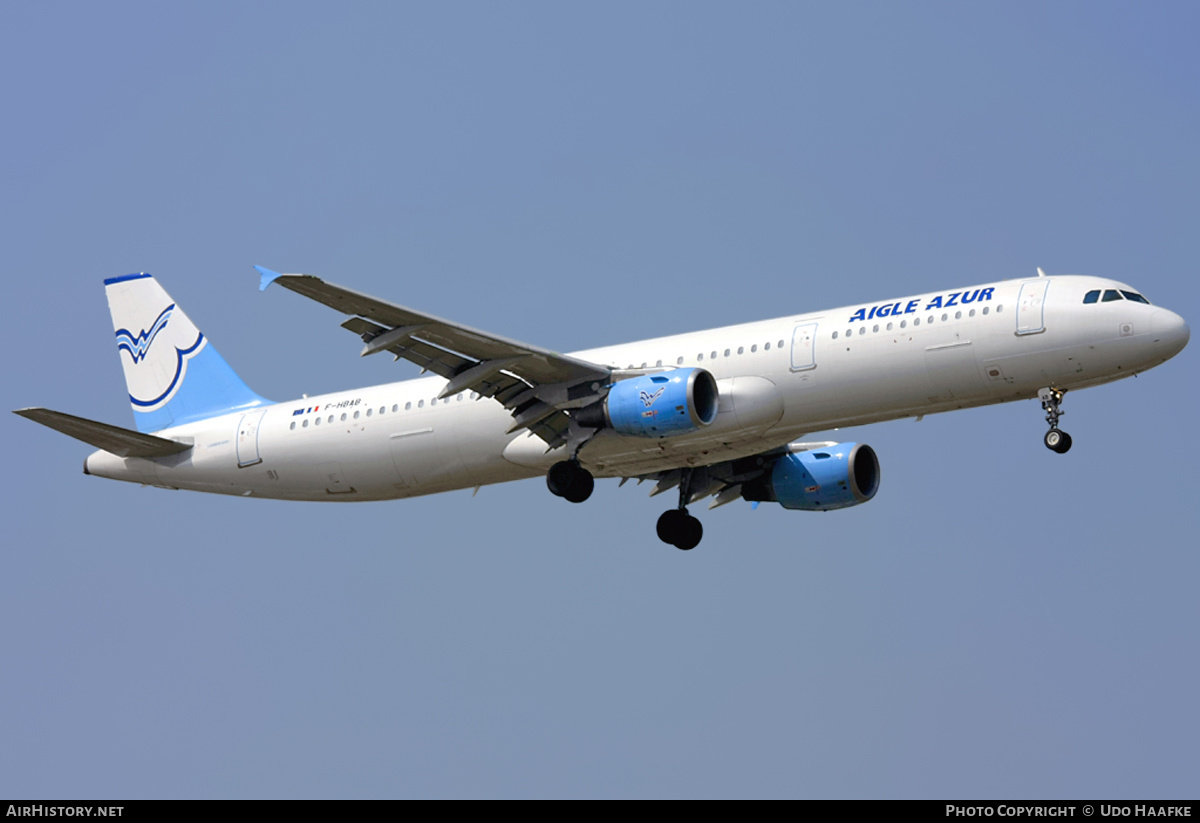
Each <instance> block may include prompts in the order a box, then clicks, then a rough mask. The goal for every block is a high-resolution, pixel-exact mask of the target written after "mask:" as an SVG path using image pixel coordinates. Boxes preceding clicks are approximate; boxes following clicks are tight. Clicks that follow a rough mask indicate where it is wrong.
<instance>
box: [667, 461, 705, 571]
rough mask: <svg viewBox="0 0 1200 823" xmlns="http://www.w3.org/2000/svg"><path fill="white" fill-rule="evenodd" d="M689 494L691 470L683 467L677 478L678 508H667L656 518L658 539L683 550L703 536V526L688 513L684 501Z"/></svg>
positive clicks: (698, 543) (690, 489) (690, 546)
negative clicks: (679, 476)
mask: <svg viewBox="0 0 1200 823" xmlns="http://www.w3.org/2000/svg"><path fill="white" fill-rule="evenodd" d="M691 495H692V470H691V469H684V470H683V476H682V477H681V478H680V480H679V508H676V509H669V510H667V511H665V512H663V513H662V516H661V517H659V518H658V539H659V540H661V541H662V542H664V543H669V544H670V545H672V546H674V547H675V548H677V549H682V550H683V551H685V552H686V551H691V550H692V549H694V548H696V547H697V546H698V545H700V539H701V538H702V537H704V526H702V525H700V521H699V520H697V519H696V518H695V517H693V516H692V515H690V514H688V510H687V506H686V503H687V502H688V498H689V497H691Z"/></svg>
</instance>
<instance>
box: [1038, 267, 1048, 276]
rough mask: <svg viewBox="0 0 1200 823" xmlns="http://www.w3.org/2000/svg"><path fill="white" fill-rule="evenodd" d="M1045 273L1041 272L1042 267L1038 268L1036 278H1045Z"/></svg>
mask: <svg viewBox="0 0 1200 823" xmlns="http://www.w3.org/2000/svg"><path fill="white" fill-rule="evenodd" d="M1045 276H1046V273H1045V272H1044V271H1042V267H1041V266H1038V277H1045Z"/></svg>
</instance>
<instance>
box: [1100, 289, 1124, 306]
mask: <svg viewBox="0 0 1200 823" xmlns="http://www.w3.org/2000/svg"><path fill="white" fill-rule="evenodd" d="M1120 299H1121V293H1120V292H1119V291H1117V290H1116V289H1105V290H1104V297H1102V298H1100V302H1101V303H1111V302H1113V301H1114V300H1120Z"/></svg>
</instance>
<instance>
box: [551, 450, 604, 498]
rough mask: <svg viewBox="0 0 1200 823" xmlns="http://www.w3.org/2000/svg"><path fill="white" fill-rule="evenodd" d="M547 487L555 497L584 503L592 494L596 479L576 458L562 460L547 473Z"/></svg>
mask: <svg viewBox="0 0 1200 823" xmlns="http://www.w3.org/2000/svg"><path fill="white" fill-rule="evenodd" d="M546 488H548V489H549V490H550V493H551V494H553V495H554V496H555V497H561V498H563V499H565V500H568V501H570V502H571V503H582V502H583V501H584V500H587V499H588V498H589V497H591V496H592V490H593V489H594V488H596V479H595V478H594V477H592V473H591V472H590V471H588V470H587V469H585V468H584V467H583V466H581V465H579V463H577V462H576V461H574V460H560V461H559V462H557V463H555V464H554V465H553V466H551V467H550V471H548V472H547V473H546Z"/></svg>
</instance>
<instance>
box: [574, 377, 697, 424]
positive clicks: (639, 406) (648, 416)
mask: <svg viewBox="0 0 1200 823" xmlns="http://www.w3.org/2000/svg"><path fill="white" fill-rule="evenodd" d="M575 419H576V420H577V421H578V422H579V424H580V425H582V426H589V427H591V428H603V427H610V428H613V429H615V430H616V431H619V432H620V433H621V434H632V435H635V436H637V437H669V436H670V435H674V434H687V433H688V432H694V431H696V430H697V429H701V428H703V427H705V426H707V425H709V424H710V423H712V422H713V421H714V420H716V419H717V381H716V379H714V378H713V376H712V375H711V374H709V373H708V372H707V371H705V370H704V369H672V370H671V371H665V372H662V373H660V374H647V375H644V376H642V377H631V378H630V379H628V380H619V381H617V382H616V383H614V384H613V385H612V387H611V388H610V389H609V390H608V396H607V397H606V398H605V399H604V400H603V402H600V403H597V404H595V405H594V406H588V407H587V408H584V409H580V410H579V412H578V413H577V414H576V417H575Z"/></svg>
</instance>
